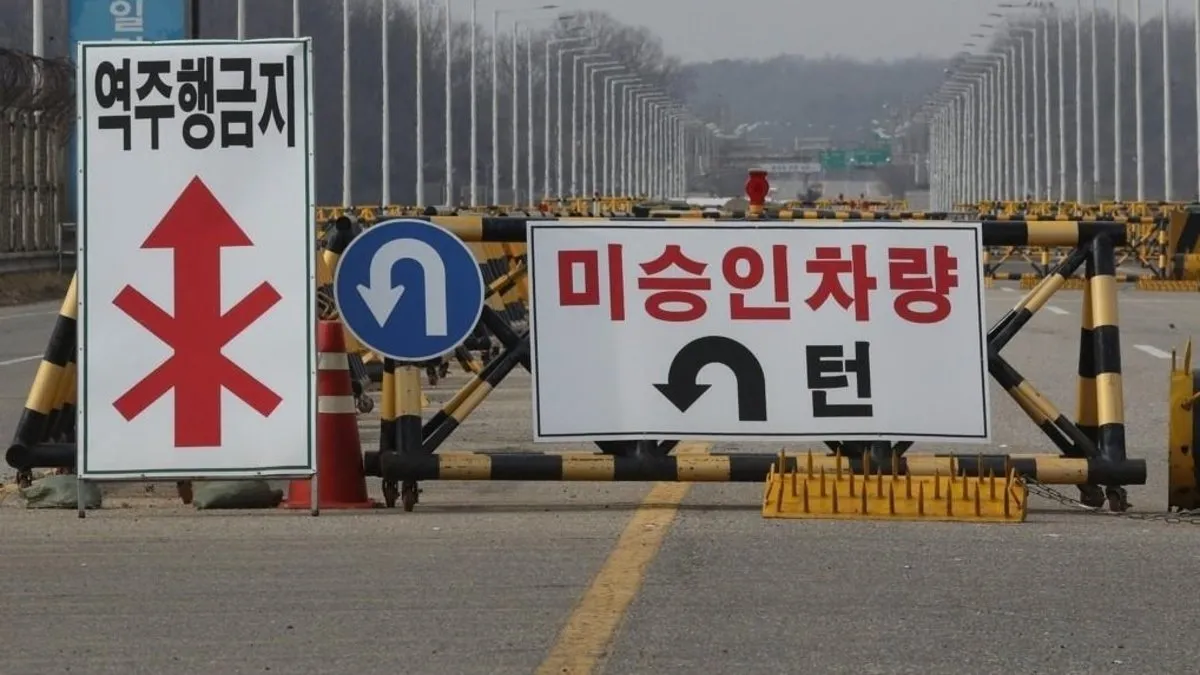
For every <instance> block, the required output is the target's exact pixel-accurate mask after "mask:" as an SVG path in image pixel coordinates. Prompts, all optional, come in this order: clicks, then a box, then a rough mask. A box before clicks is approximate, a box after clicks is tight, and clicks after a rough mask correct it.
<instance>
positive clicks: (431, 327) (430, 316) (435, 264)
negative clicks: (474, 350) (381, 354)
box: [358, 239, 449, 336]
mask: <svg viewBox="0 0 1200 675" xmlns="http://www.w3.org/2000/svg"><path fill="white" fill-rule="evenodd" d="M401 260H413V261H415V262H416V263H417V264H418V265H420V266H421V274H422V275H423V276H424V278H425V334H426V335H431V336H444V335H447V334H448V333H449V329H448V328H447V327H446V265H445V263H443V262H442V258H441V256H439V255H438V253H437V251H436V250H434V248H433V247H432V246H430V245H429V244H426V243H425V242H423V241H419V240H417V239H394V240H392V241H389V242H388V243H386V244H384V245H383V246H380V247H379V250H378V251H376V252H375V255H374V257H372V258H371V270H370V275H371V276H370V285H369V286H364V285H363V284H359V285H358V294H359V295H361V296H362V299H363V302H365V303H366V304H367V309H370V310H371V314H372V315H374V317H375V320H376V321H377V322H379V325H380V327H383V325H384V324H386V323H387V320H388V317H390V316H391V315H392V311H394V310H395V309H396V303H398V302H400V298H401V297H402V296H403V295H404V286H403V285H400V286H396V287H395V288H393V287H392V267H394V266H395V265H396V263H398V262H400V261H401Z"/></svg>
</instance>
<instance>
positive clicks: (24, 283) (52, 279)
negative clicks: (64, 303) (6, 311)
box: [0, 272, 71, 307]
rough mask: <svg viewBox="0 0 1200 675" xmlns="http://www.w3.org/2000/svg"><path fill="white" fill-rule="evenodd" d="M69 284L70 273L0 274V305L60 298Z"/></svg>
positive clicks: (22, 303) (5, 305)
mask: <svg viewBox="0 0 1200 675" xmlns="http://www.w3.org/2000/svg"><path fill="white" fill-rule="evenodd" d="M70 285H71V274H70V273H63V274H60V273H59V272H13V273H10V274H4V275H0V307H9V306H12V305H24V304H26V303H31V302H43V301H46V300H61V299H62V297H63V296H64V295H66V292H67V287H68V286H70Z"/></svg>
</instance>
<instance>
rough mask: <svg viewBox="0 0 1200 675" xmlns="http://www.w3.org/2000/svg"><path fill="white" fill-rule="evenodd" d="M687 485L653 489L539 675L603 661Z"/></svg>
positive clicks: (687, 447) (563, 674) (570, 673)
mask: <svg viewBox="0 0 1200 675" xmlns="http://www.w3.org/2000/svg"><path fill="white" fill-rule="evenodd" d="M710 446H711V444H710V443H680V444H679V446H678V448H677V449H676V451H675V452H676V454H701V453H704V452H707V451H708V449H709V447H710ZM690 487H691V485H690V484H689V483H657V484H655V486H654V487H653V488H651V490H650V493H649V494H647V495H646V498H645V499H643V500H642V504H641V506H639V507H638V510H637V511H636V512H634V514H633V517H632V518H630V520H629V524H628V525H626V526H625V530H624V531H623V532H621V536H620V538H618V539H617V543H616V545H614V546H613V550H612V552H611V553H609V555H608V560H605V561H604V565H602V566H601V567H600V571H599V572H597V573H596V577H595V578H594V579H592V583H591V585H590V586H588V589H587V591H586V592H584V594H583V597H582V598H580V600H579V604H578V605H576V606H575V610H574V611H573V612H571V616H570V618H568V619H567V624H566V626H564V627H563V629H562V632H560V633H559V634H558V640H557V641H556V642H555V643H554V647H552V648H551V649H550V654H549V655H548V656H547V657H546V660H545V661H543V662H542V665H541V666H539V667H538V669H537V675H552V674H553V675H588V674H590V673H592V672H593V670H595V668H596V666H597V665H598V664H599V663H600V661H601V660H602V659H603V658H604V656H605V653H606V652H607V650H608V647H609V645H610V644H612V641H613V638H615V637H616V634H617V629H618V628H619V627H620V624H621V619H622V618H624V616H625V612H626V610H628V609H629V604H630V603H631V602H633V599H634V598H635V597H637V592H638V589H640V588H641V586H642V581H643V580H644V579H645V578H646V571H647V570H648V569H649V568H650V563H651V562H653V561H654V558H655V556H657V555H658V551H659V550H660V549H661V548H662V543H663V540H664V539H666V536H667V531H668V530H669V529H670V528H671V523H673V522H674V521H675V515H676V514H677V513H678V512H679V505H680V504H681V503H682V502H683V498H684V497H686V496H687V493H688V489H689V488H690Z"/></svg>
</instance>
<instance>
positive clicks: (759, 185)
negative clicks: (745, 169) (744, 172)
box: [746, 169, 771, 207]
mask: <svg viewBox="0 0 1200 675" xmlns="http://www.w3.org/2000/svg"><path fill="white" fill-rule="evenodd" d="M770 190H771V184H770V183H768V182H767V172H766V171H763V170H762V169H751V170H750V177H749V178H747V179H746V198H747V199H748V200H749V201H750V206H759V207H761V206H762V205H763V204H764V203H765V202H766V199H767V193H768V192H770Z"/></svg>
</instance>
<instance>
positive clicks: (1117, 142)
mask: <svg viewBox="0 0 1200 675" xmlns="http://www.w3.org/2000/svg"><path fill="white" fill-rule="evenodd" d="M1113 5H1114V6H1113V95H1112V100H1113V200H1114V201H1118V202H1119V201H1121V179H1122V176H1121V173H1122V172H1121V20H1122V18H1123V17H1122V16H1121V0H1113Z"/></svg>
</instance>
